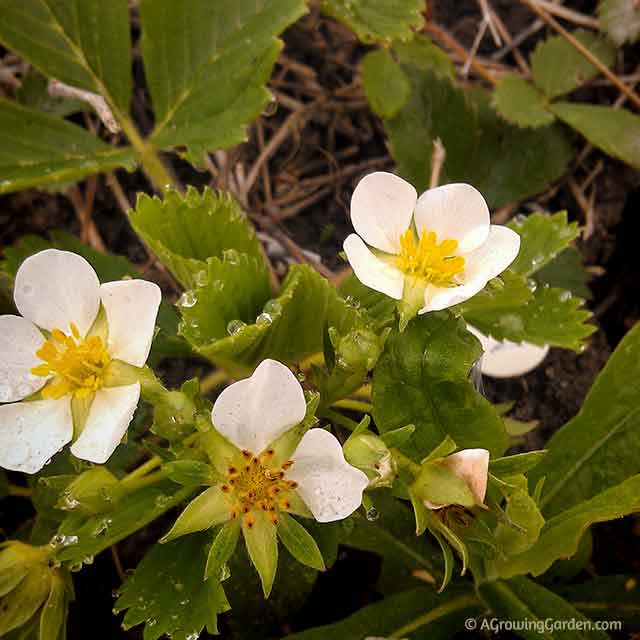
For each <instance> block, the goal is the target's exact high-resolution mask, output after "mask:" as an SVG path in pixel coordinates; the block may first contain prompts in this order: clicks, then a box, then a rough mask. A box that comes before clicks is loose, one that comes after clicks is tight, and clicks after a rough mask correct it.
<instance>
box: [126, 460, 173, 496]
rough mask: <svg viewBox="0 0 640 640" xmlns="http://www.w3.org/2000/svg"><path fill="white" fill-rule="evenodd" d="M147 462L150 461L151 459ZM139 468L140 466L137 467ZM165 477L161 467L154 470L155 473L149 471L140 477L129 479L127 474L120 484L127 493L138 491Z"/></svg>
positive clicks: (165, 473) (165, 474)
mask: <svg viewBox="0 0 640 640" xmlns="http://www.w3.org/2000/svg"><path fill="white" fill-rule="evenodd" d="M152 460H153V458H152ZM149 462H151V460H150V461H149ZM143 466H144V465H143ZM140 468H142V467H139V469H140ZM139 469H136V471H138V470H139ZM134 473H135V472H134ZM166 477H167V472H166V471H164V470H162V469H161V470H160V471H156V472H155V473H151V474H149V475H146V476H142V477H140V476H138V477H135V478H133V479H130V476H127V477H126V478H124V479H123V480H122V482H121V486H125V487H126V488H127V490H128V492H129V493H133V492H134V491H138V490H139V489H142V488H143V487H148V486H149V485H150V484H155V483H156V482H160V480H164V479H165V478H166Z"/></svg>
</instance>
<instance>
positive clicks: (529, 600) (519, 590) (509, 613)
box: [479, 578, 609, 640]
mask: <svg viewBox="0 0 640 640" xmlns="http://www.w3.org/2000/svg"><path fill="white" fill-rule="evenodd" d="M479 593H480V597H481V598H482V599H483V600H484V602H485V603H486V605H487V606H488V607H490V609H491V611H492V613H493V615H494V616H496V617H497V618H500V619H501V620H510V621H513V622H514V630H517V633H518V635H519V636H520V637H521V638H526V639H527V640H540V638H545V640H556V639H558V640H584V638H585V637H586V636H585V634H584V632H583V631H581V630H578V631H573V630H570V629H561V630H555V629H554V630H553V631H552V630H550V629H547V628H545V621H546V620H548V619H551V620H554V621H561V620H562V621H564V620H567V621H569V620H575V621H576V622H578V623H579V622H583V623H587V622H588V620H587V618H585V617H584V616H582V615H580V613H578V611H576V610H575V609H574V608H573V607H572V606H571V604H569V603H568V602H567V601H566V600H563V599H562V598H561V597H560V596H558V595H556V594H555V593H552V592H551V591H549V590H547V589H545V588H544V587H541V586H540V585H538V584H536V583H535V582H533V581H531V580H528V579H527V578H513V579H512V580H498V581H496V582H488V583H485V584H483V585H481V586H480V588H479ZM516 622H520V623H521V624H520V626H521V627H522V629H520V630H518V629H517V627H515V623H516ZM525 625H527V626H525ZM588 637H589V638H597V639H602V640H606V638H608V637H609V636H608V635H607V634H606V633H604V632H603V631H595V630H594V629H591V630H590V631H589V633H588Z"/></svg>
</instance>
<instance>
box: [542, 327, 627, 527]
mask: <svg viewBox="0 0 640 640" xmlns="http://www.w3.org/2000/svg"><path fill="white" fill-rule="evenodd" d="M639 446H640V324H637V325H636V326H635V327H634V328H633V329H631V331H629V333H627V335H626V336H625V337H624V338H623V339H622V341H621V342H620V344H619V345H618V347H617V348H616V350H615V351H614V353H613V355H612V356H611V357H610V358H609V361H608V362H607V364H606V366H605V368H604V369H603V370H602V372H601V373H600V375H599V376H598V377H597V378H596V381H595V383H594V384H593V386H592V387H591V389H590V390H589V393H588V394H587V397H586V399H585V401H584V404H583V405H582V409H581V410H580V412H579V413H578V415H577V416H576V417H575V418H573V419H572V420H571V421H569V422H568V423H567V424H566V425H564V427H562V428H561V429H560V430H559V431H557V432H556V433H555V434H554V435H553V437H552V438H551V439H550V440H549V442H548V443H547V445H546V447H547V450H548V453H547V456H546V457H545V459H544V460H543V461H542V463H541V464H540V465H538V466H537V467H536V468H535V469H534V470H533V471H532V473H531V474H530V486H532V487H533V486H535V484H536V483H537V482H538V481H539V480H540V479H541V478H543V477H544V478H545V483H544V487H543V491H542V502H541V506H542V509H543V512H544V513H545V514H548V515H555V514H557V513H560V512H561V511H562V510H563V509H567V508H569V507H573V506H574V505H577V504H579V503H580V502H582V501H583V500H587V499H589V498H592V497H594V496H595V495H597V494H598V493H600V492H601V491H603V490H604V489H608V488H609V487H612V486H614V485H617V484H618V483H620V482H622V481H623V480H625V479H626V478H628V477H629V476H631V475H633V474H635V473H638V472H640V458H639V457H638V455H637V451H638V447H639Z"/></svg>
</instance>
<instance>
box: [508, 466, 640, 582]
mask: <svg viewBox="0 0 640 640" xmlns="http://www.w3.org/2000/svg"><path fill="white" fill-rule="evenodd" d="M637 511H640V475H636V476H632V477H631V478H629V479H628V480H625V481H624V482H622V483H621V484H618V485H616V486H615V487H611V488H610V489H607V490H606V491H603V492H602V493H599V494H598V495H597V496H595V497H594V498H591V499H590V500H586V501H585V502H581V503H580V504H577V505H576V506H575V507H573V508H571V509H568V510H566V511H562V512H561V513H559V514H558V515H555V516H554V517H552V518H550V519H549V520H547V522H546V524H545V525H544V527H543V528H542V531H541V532H540V537H539V538H538V541H537V542H536V544H534V545H533V547H531V548H530V549H529V550H527V551H525V552H524V553H521V554H519V555H517V556H513V557H511V558H510V559H509V561H508V562H507V563H505V565H504V566H503V567H502V569H501V574H502V575H503V576H505V577H508V576H513V575H518V574H524V573H531V574H533V575H534V576H539V575H540V574H542V573H544V572H545V571H546V570H547V569H549V567H550V566H551V565H552V564H553V563H554V562H555V561H556V560H558V559H560V558H570V557H571V556H572V555H573V554H574V553H576V551H577V550H578V546H579V544H580V539H581V538H582V535H583V534H584V532H585V531H586V530H587V529H588V528H589V527H590V526H591V525H592V524H595V523H597V522H606V521H607V520H614V519H615V518H621V517H622V516H625V515H628V514H629V513H634V512H637Z"/></svg>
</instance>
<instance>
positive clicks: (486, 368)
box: [467, 325, 549, 378]
mask: <svg viewBox="0 0 640 640" xmlns="http://www.w3.org/2000/svg"><path fill="white" fill-rule="evenodd" d="M467 329H468V330H469V331H470V332H471V333H473V335H474V336H476V338H478V340H480V343H481V344H482V348H483V349H484V355H483V356H482V359H481V360H480V368H481V370H482V373H483V374H484V375H485V376H489V377H491V378H515V377H517V376H523V375H524V374H525V373H529V371H532V370H533V369H535V368H536V367H537V366H538V365H539V364H540V363H541V362H542V361H543V360H544V359H545V357H546V355H547V353H549V345H544V346H543V347H540V346H538V345H536V344H531V343H530V342H521V343H520V344H518V343H516V342H511V340H494V339H493V338H492V337H491V336H486V335H485V334H484V333H482V332H481V331H478V329H476V328H475V327H472V326H471V325H467Z"/></svg>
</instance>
